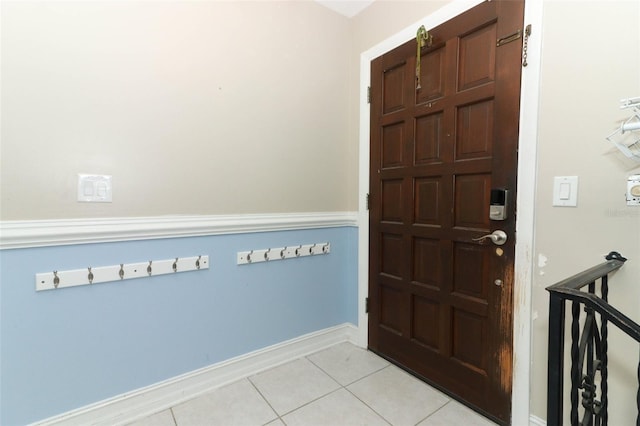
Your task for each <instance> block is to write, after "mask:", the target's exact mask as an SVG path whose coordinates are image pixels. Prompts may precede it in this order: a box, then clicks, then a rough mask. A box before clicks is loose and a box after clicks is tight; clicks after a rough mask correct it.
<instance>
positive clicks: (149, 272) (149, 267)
mask: <svg viewBox="0 0 640 426" xmlns="http://www.w3.org/2000/svg"><path fill="white" fill-rule="evenodd" d="M152 262H153V260H150V261H149V266H147V274H149V276H151V263H152Z"/></svg>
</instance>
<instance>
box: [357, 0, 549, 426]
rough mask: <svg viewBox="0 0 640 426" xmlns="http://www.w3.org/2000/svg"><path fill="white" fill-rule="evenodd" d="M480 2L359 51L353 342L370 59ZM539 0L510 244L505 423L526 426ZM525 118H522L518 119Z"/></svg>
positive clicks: (463, 3) (362, 250)
mask: <svg viewBox="0 0 640 426" xmlns="http://www.w3.org/2000/svg"><path fill="white" fill-rule="evenodd" d="M481 2H482V0H472V1H467V0H453V1H452V2H451V3H448V4H446V5H445V6H443V7H442V8H440V9H438V10H437V11H435V12H434V13H432V14H430V15H429V16H426V17H424V18H422V19H421V20H420V21H418V22H416V23H415V24H414V25H411V26H410V27H407V28H405V29H403V30H401V31H400V32H398V33H397V34H395V35H393V36H391V37H389V38H387V39H386V40H383V41H382V42H380V43H378V44H377V45H375V46H374V47H372V48H370V49H369V50H367V51H365V52H363V53H361V54H360V97H359V99H360V106H359V111H360V125H359V128H360V138H359V139H360V140H359V158H358V168H359V175H358V332H357V336H358V342H357V343H358V344H359V345H360V346H362V347H367V345H368V314H367V313H366V311H365V309H366V306H365V298H366V297H367V295H368V293H369V211H368V210H367V205H366V195H367V193H368V192H369V121H370V115H369V105H368V103H367V91H368V87H369V84H370V81H371V61H372V60H374V59H375V58H377V57H378V56H380V55H382V54H383V53H385V52H388V51H389V50H392V49H393V48H395V47H397V46H399V45H401V44H403V43H405V42H406V41H407V40H410V39H412V38H413V37H415V31H416V28H418V27H419V26H420V25H424V26H425V28H433V27H435V26H437V25H439V24H441V23H444V22H446V21H447V20H449V19H451V18H453V17H455V16H457V15H459V14H461V13H462V12H464V11H466V10H468V9H470V8H472V7H474V6H476V5H477V4H479V3H481ZM543 3H544V2H538V1H526V2H525V11H524V22H525V24H531V25H532V28H533V32H532V34H531V37H530V38H529V41H528V66H527V67H526V68H523V70H522V80H521V88H520V133H519V139H518V171H517V173H518V186H517V200H516V204H517V207H518V209H517V210H518V218H517V221H516V234H517V236H518V239H517V241H516V247H515V251H516V253H515V264H514V268H515V281H514V295H513V296H514V297H513V307H514V315H513V339H514V341H513V387H512V394H511V406H512V408H511V423H512V424H530V405H529V404H530V382H531V377H530V374H531V371H530V369H531V350H532V345H531V339H532V335H531V322H532V313H531V301H532V296H531V294H532V283H533V243H534V224H535V189H536V187H535V185H536V160H537V135H538V98H539V84H538V83H539V80H540V59H541V54H542V37H541V35H542V17H543V7H544V6H543ZM524 117H526V120H524Z"/></svg>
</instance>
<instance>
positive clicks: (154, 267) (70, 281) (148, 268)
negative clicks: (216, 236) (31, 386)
mask: <svg viewBox="0 0 640 426" xmlns="http://www.w3.org/2000/svg"><path fill="white" fill-rule="evenodd" d="M202 269H209V256H208V255H200V256H192V257H175V258H173V259H167V260H150V261H148V262H139V263H120V264H118V265H111V266H99V267H92V266H89V267H87V268H84V269H73V270H67V271H60V270H55V271H52V272H42V273H39V274H36V291H42V290H54V289H61V288H65V287H75V286H79V285H87V284H99V283H106V282H111V281H122V280H129V279H133V278H144V277H153V276H156V275H166V274H176V273H181V272H188V271H199V270H202Z"/></svg>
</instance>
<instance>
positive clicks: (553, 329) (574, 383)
mask: <svg viewBox="0 0 640 426" xmlns="http://www.w3.org/2000/svg"><path fill="white" fill-rule="evenodd" d="M606 259H607V261H606V262H604V263H602V264H600V265H596V266H594V267H592V268H589V269H587V270H585V271H583V272H580V273H579V274H576V275H574V276H572V277H570V278H567V279H565V280H562V281H560V282H559V283H557V284H554V285H552V286H549V287H547V291H549V354H548V372H547V424H548V425H549V426H556V425H557V426H560V425H562V420H563V418H562V408H563V395H562V390H563V382H564V378H563V375H564V328H565V301H567V300H571V301H572V306H571V312H572V317H573V321H572V324H571V424H572V426H577V425H583V426H593V425H595V426H605V425H607V421H608V413H607V408H608V400H607V391H608V383H607V378H608V373H607V349H608V343H607V337H608V329H607V327H608V323H611V324H613V325H615V326H616V327H618V328H619V329H620V330H622V331H623V332H624V333H626V334H627V335H628V336H629V337H631V338H632V339H634V340H635V341H637V342H640V325H638V324H637V323H635V322H634V321H632V320H631V319H630V318H629V317H627V316H626V315H624V314H623V313H622V312H620V311H618V310H617V309H616V308H614V307H613V306H611V305H610V304H609V303H608V301H607V298H608V292H609V287H608V276H609V274H611V273H612V272H614V271H616V270H617V269H619V268H620V267H622V265H624V262H625V261H626V260H627V259H625V258H624V257H622V256H621V255H620V254H619V253H617V252H611V253H609V254H608V255H607V257H606ZM598 280H599V281H600V292H601V296H598V295H596V294H595V293H596V282H597V281H598ZM584 287H587V291H586V292H585V291H583V290H582V289H583V288H584ZM580 306H583V307H584V311H585V312H586V318H585V319H584V325H583V329H582V333H581V332H580ZM595 314H598V315H599V316H600V327H598V322H597V321H596V316H595ZM596 372H599V373H600V380H599V382H597V380H596ZM638 381H639V382H640V362H639V363H638ZM598 384H599V385H600V390H599V393H597V385H598ZM579 389H581V390H582V392H581V396H582V400H581V404H580V406H579V403H578V392H579ZM597 397H599V398H600V399H599V400H598V399H597ZM637 406H638V413H639V414H638V417H637V418H636V425H637V426H640V387H639V391H638V396H637ZM580 410H582V411H583V413H582V414H583V415H582V419H579V417H580V415H579V414H580Z"/></svg>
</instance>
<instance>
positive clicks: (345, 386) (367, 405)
mask: <svg viewBox="0 0 640 426" xmlns="http://www.w3.org/2000/svg"><path fill="white" fill-rule="evenodd" d="M367 352H368V351H367ZM311 355H313V354H311ZM376 356H377V355H376ZM309 362H311V363H312V364H313V365H315V366H316V367H318V368H319V369H320V370H321V371H322V372H324V373H325V374H326V375H327V376H329V377H331V378H332V379H333V380H335V381H336V382H337V383H338V384H339V385H340V386H341V387H342V389H344V390H345V391H347V392H349V393H350V394H351V395H353V397H354V398H356V399H357V400H358V401H360V402H361V403H363V404H364V406H365V407H367V408H368V409H370V410H371V411H373V412H374V413H375V414H376V415H377V416H378V417H380V418H381V419H382V421H384V422H385V423H387V424H389V425H391V426H393V425H392V424H391V422H389V421H388V420H387V419H386V418H385V417H384V416H382V414H380V413H378V412H377V411H376V410H374V409H373V407H371V406H369V404H367V403H366V402H364V401H363V400H362V399H360V398H358V396H357V395H356V394H354V393H353V392H351V391H350V390H349V389H347V386H351V385H353V384H354V383H358V382H359V381H361V380H364V379H366V378H367V377H370V376H372V375H374V374H376V373H378V372H380V371H382V370H384V369H385V368H388V367H390V366H391V363H389V362H388V361H387V365H385V366H384V367H381V368H379V369H377V370H375V371H372V372H370V373H369V374H366V375H364V376H362V377H360V378H359V379H357V380H354V381H352V382H350V383H347V384H346V385H343V384H341V383H340V382H338V381H337V380H336V379H334V378H333V376H331V374H329V373H328V372H327V371H325V370H324V369H323V368H322V367H320V366H319V365H317V364H316V363H315V362H313V361H312V360H311V359H309ZM337 390H339V389H336V390H335V391H333V392H336V391H337ZM333 392H330V393H333ZM330 393H329V394H330ZM329 394H327V395H329ZM325 396H326V395H325Z"/></svg>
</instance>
